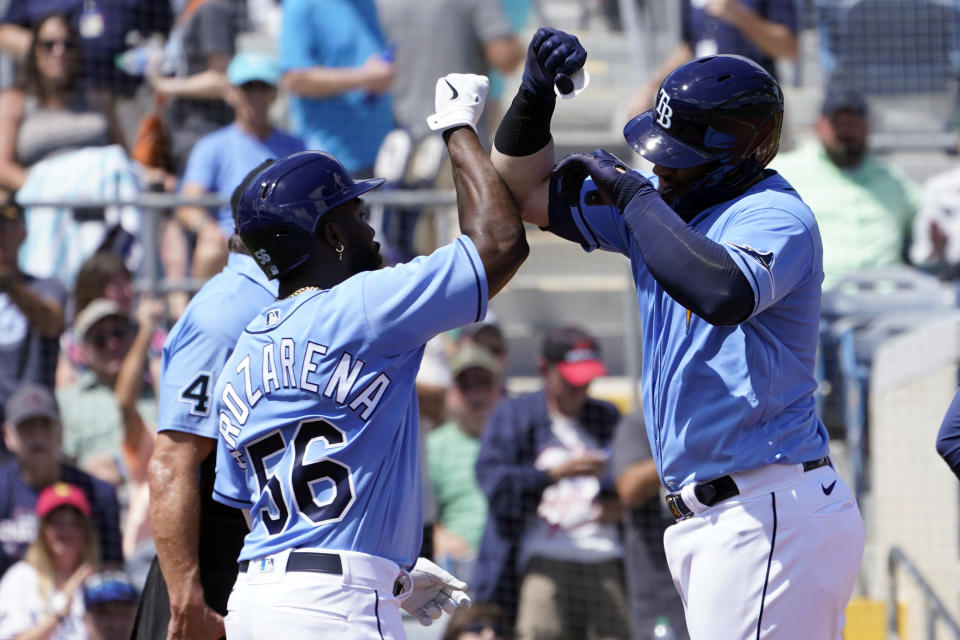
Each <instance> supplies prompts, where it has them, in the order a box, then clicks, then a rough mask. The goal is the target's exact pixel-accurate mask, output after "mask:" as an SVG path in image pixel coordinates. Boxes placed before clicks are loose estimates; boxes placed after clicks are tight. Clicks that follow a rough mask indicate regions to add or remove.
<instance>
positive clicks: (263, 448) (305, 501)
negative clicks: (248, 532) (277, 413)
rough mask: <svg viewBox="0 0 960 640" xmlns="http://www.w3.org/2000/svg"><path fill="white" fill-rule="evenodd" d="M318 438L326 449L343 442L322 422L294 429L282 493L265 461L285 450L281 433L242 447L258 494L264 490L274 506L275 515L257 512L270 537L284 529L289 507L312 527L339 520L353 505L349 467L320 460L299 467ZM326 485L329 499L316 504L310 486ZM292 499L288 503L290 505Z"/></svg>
mask: <svg viewBox="0 0 960 640" xmlns="http://www.w3.org/2000/svg"><path fill="white" fill-rule="evenodd" d="M318 439H322V440H325V441H326V443H327V448H328V449H329V448H331V447H336V446H338V445H341V444H344V443H345V442H346V437H345V436H344V434H343V431H341V430H340V429H338V428H337V427H335V426H333V425H332V424H330V423H329V422H327V421H326V420H310V421H307V422H303V423H301V424H300V426H299V427H297V430H296V432H295V433H294V435H293V448H294V459H293V466H292V469H291V472H290V485H289V487H288V488H287V489H286V491H285V490H284V487H283V485H282V484H281V482H280V479H279V478H278V477H277V476H276V475H269V476H268V475H267V468H266V467H267V462H268V461H269V460H270V458H272V457H274V456H277V455H282V454H283V452H284V451H285V450H286V448H287V443H286V442H284V439H283V434H282V433H281V431H280V430H279V429H278V430H276V431H271V432H270V433H268V434H267V435H265V436H263V437H261V438H259V439H258V440H256V441H254V442H252V443H250V444H249V445H247V446H246V450H247V460H249V461H250V463H251V464H252V465H253V469H254V472H255V473H256V474H257V484H258V486H259V487H260V493H261V494H262V493H263V492H264V491H266V492H267V493H268V494H269V496H270V500H271V502H273V504H274V506H275V507H276V511H277V515H276V516H273V515H271V514H270V510H269V509H268V508H267V507H263V508H261V510H260V517H261V518H262V519H263V524H264V526H265V527H266V528H267V532H268V533H269V534H270V535H272V536H273V535H276V534H278V533H280V532H281V531H283V530H284V528H286V526H287V524H288V522H289V521H290V507H288V506H287V505H288V504H289V505H290V506H292V507H293V508H294V509H295V510H296V511H297V512H298V513H301V514H303V515H304V516H306V517H307V518H309V519H310V521H311V522H313V523H314V524H327V523H329V522H336V521H338V520H340V519H341V518H342V517H343V516H344V514H346V512H347V510H348V509H349V508H350V506H351V505H352V504H353V500H354V491H353V479H352V478H351V477H350V467H348V466H346V465H345V464H343V463H340V462H337V461H336V460H333V459H331V458H322V459H320V460H317V461H315V462H310V463H307V464H303V456H304V454H305V453H306V452H307V448H308V447H309V446H310V443H312V442H313V441H314V440H318ZM319 482H328V483H331V484H332V485H333V497H332V498H330V499H329V500H327V501H326V502H318V501H317V499H316V498H315V497H314V494H313V485H315V484H317V483H319ZM291 499H292V502H291Z"/></svg>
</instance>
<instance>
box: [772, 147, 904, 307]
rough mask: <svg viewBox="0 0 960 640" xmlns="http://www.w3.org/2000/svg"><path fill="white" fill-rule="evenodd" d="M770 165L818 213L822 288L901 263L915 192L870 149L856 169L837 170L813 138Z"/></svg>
mask: <svg viewBox="0 0 960 640" xmlns="http://www.w3.org/2000/svg"><path fill="white" fill-rule="evenodd" d="M770 166H771V168H773V169H776V170H777V171H778V172H780V174H781V175H782V176H783V177H784V178H786V179H787V180H789V181H790V184H792V185H793V187H794V188H795V189H796V190H797V192H798V193H799V194H800V197H801V198H803V201H804V202H806V203H807V205H808V206H809V207H810V209H812V210H813V214H814V215H815V216H816V218H817V226H819V227H820V237H821V238H822V239H823V274H824V280H823V289H824V291H826V290H827V289H829V288H830V287H832V286H833V285H834V284H835V283H836V282H837V280H838V279H840V278H841V277H843V276H844V275H846V274H848V273H853V272H855V271H859V270H862V269H872V268H876V267H886V266H890V265H895V264H903V261H904V260H903V259H904V243H905V242H906V239H907V237H908V236H909V234H910V228H911V226H912V224H913V218H914V215H915V214H916V212H917V210H918V209H919V208H920V194H919V189H918V188H917V186H916V185H915V184H914V183H913V181H912V180H910V178H908V177H907V175H906V174H905V173H903V172H902V171H901V170H900V169H898V168H896V167H894V166H892V165H887V164H884V163H881V162H879V161H878V160H877V159H876V158H875V157H873V156H872V155H870V154H867V155H866V157H864V159H863V163H862V164H860V166H858V167H856V168H855V169H842V168H840V167H838V166H837V165H836V164H834V163H833V162H832V161H831V160H830V158H829V157H828V156H827V153H826V151H825V150H824V148H823V145H822V144H820V143H816V142H814V143H811V144H808V145H805V146H803V147H801V148H799V149H797V150H796V151H791V152H790V153H785V154H783V155H780V156H778V157H777V158H775V159H774V161H773V163H771V165H770Z"/></svg>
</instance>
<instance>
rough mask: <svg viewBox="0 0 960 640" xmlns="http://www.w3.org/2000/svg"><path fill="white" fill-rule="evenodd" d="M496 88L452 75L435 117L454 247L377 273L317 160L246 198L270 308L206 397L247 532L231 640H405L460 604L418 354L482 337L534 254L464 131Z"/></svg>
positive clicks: (327, 159)
mask: <svg viewBox="0 0 960 640" xmlns="http://www.w3.org/2000/svg"><path fill="white" fill-rule="evenodd" d="M488 86H489V83H488V81H487V79H486V78H485V77H483V76H473V75H461V74H451V75H449V76H446V77H445V78H442V79H440V80H439V81H438V82H437V90H436V100H435V103H436V109H437V112H436V113H435V114H434V115H432V116H431V117H430V118H429V119H428V123H429V125H430V126H431V128H433V129H434V130H436V131H444V139H445V141H446V143H447V148H448V150H449V152H450V157H451V161H452V165H453V171H454V178H455V181H456V185H457V191H458V198H459V213H460V227H461V230H462V232H463V234H464V235H462V236H460V237H458V238H457V239H456V240H454V241H453V242H452V243H450V244H449V245H446V246H444V247H441V248H440V249H438V250H436V251H435V252H434V253H432V254H430V255H428V256H422V257H419V258H416V259H415V260H413V261H411V262H410V263H407V264H401V265H398V266H396V267H392V268H385V269H381V268H380V264H381V258H380V253H379V248H380V247H379V243H377V242H375V241H374V237H373V236H374V232H373V229H371V228H370V226H369V225H368V224H367V223H366V221H365V214H364V210H363V202H362V201H361V200H360V197H359V196H361V195H362V194H363V193H365V192H367V191H369V190H370V189H373V188H376V187H377V186H379V185H380V184H381V183H382V182H383V180H382V179H376V180H362V181H354V180H353V179H352V178H351V176H350V175H349V174H348V173H347V171H346V170H345V169H344V168H343V166H342V165H340V163H339V162H338V161H337V160H336V159H335V158H333V157H332V156H330V155H328V154H325V153H322V152H304V153H300V154H294V155H292V156H288V157H286V158H282V159H280V160H278V161H277V162H276V163H274V164H273V165H272V166H270V167H268V168H267V169H265V170H264V171H262V172H261V173H260V174H259V175H258V176H257V177H256V178H255V179H254V180H253V181H252V182H251V183H250V185H249V186H248V187H247V188H246V190H245V191H244V192H243V194H242V196H241V197H240V201H239V205H238V209H237V220H238V231H239V233H240V236H241V237H242V238H243V241H244V243H245V244H246V245H247V247H248V248H249V249H250V251H251V253H252V255H253V256H254V257H255V258H256V259H257V261H258V262H259V264H260V267H261V268H262V269H263V270H264V272H265V273H266V274H267V275H268V276H269V277H271V278H277V279H279V298H278V299H277V300H276V302H274V303H272V304H268V305H267V306H266V307H264V308H263V310H262V311H261V312H260V313H259V314H258V315H257V317H256V318H254V319H253V321H252V322H251V323H250V324H249V326H247V328H246V330H245V331H244V333H243V335H242V336H241V337H240V339H239V341H238V342H237V345H236V348H235V349H234V352H233V354H232V355H231V356H230V358H229V360H228V361H227V363H226V365H225V367H224V369H223V373H222V374H221V376H220V378H219V379H218V381H217V384H216V387H215V391H214V397H215V409H214V410H215V412H216V414H217V417H218V422H219V430H220V440H219V444H218V449H217V477H216V483H215V487H214V498H215V499H216V500H219V501H221V502H223V503H225V504H229V505H231V506H235V507H239V508H243V509H249V511H250V514H251V517H252V527H251V531H250V533H249V534H248V535H247V537H246V539H245V542H244V546H243V550H242V551H241V553H240V561H241V562H240V575H239V577H238V578H237V583H236V585H235V586H234V589H233V593H232V595H231V597H230V602H229V605H228V615H227V618H226V629H227V636H228V638H231V639H243V638H265V637H270V636H283V635H284V634H289V637H292V638H306V637H322V638H333V637H337V638H359V637H364V638H367V637H369V638H403V637H404V633H403V628H402V625H401V621H400V612H399V607H400V606H402V607H403V608H404V609H405V610H407V611H408V612H410V613H412V614H413V615H415V616H416V617H417V618H418V619H419V620H420V621H421V622H422V623H424V624H429V623H430V622H431V620H432V619H434V618H436V617H439V616H440V614H441V609H443V610H446V611H447V612H452V611H453V610H454V609H455V608H456V607H457V606H458V605H460V604H466V603H468V602H469V600H468V599H467V598H466V596H465V594H463V592H462V590H463V589H465V588H466V586H467V585H466V584H465V583H463V582H461V581H460V580H458V579H456V578H455V577H453V576H451V575H450V574H448V573H446V572H445V571H443V570H441V569H440V568H439V567H437V566H436V565H434V564H433V563H431V562H429V561H428V560H426V559H423V558H420V559H418V558H417V554H418V551H419V549H420V544H421V527H422V515H421V500H420V467H419V457H418V456H419V454H418V449H419V447H418V436H417V414H418V412H417V401H416V390H415V386H414V378H415V376H416V373H417V370H418V368H419V366H420V360H421V358H422V356H423V351H424V345H425V343H426V342H427V341H428V340H429V339H430V338H431V337H433V336H435V335H436V334H438V333H440V332H442V331H446V330H449V329H452V328H455V327H458V326H462V325H465V324H469V323H471V322H477V321H479V320H482V319H483V317H484V315H485V314H486V309H487V300H488V298H489V297H490V296H492V295H494V294H495V293H496V292H497V291H499V290H500V289H501V288H502V287H503V286H504V285H505V284H506V282H507V281H508V280H509V278H510V277H511V276H512V275H513V273H514V272H515V271H516V269H517V268H518V267H519V265H520V263H521V262H522V261H523V260H524V258H525V257H526V255H527V245H526V240H525V238H524V232H523V225H522V223H521V220H520V217H519V214H518V213H517V210H516V206H515V204H514V203H513V201H512V199H511V198H510V195H509V193H508V192H507V190H506V188H505V187H504V185H503V183H502V181H501V180H500V178H499V177H498V176H497V174H496V172H495V171H494V169H493V166H492V165H491V164H490V161H489V159H488V158H487V157H486V156H485V154H484V152H483V150H482V147H481V146H480V143H479V140H478V139H477V136H476V132H475V127H476V122H477V120H478V118H479V116H480V113H481V111H482V108H483V102H484V99H485V97H486V91H487V87H488Z"/></svg>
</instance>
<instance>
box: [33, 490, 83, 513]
mask: <svg viewBox="0 0 960 640" xmlns="http://www.w3.org/2000/svg"><path fill="white" fill-rule="evenodd" d="M63 506H69V507H73V508H74V509H76V510H77V511H79V512H80V513H82V514H83V515H85V516H86V517H88V518H89V517H90V514H91V513H92V510H91V509H90V502H89V501H88V500H87V496H86V495H84V493H83V491H81V490H80V487H78V486H76V485H72V484H67V483H66V482H54V483H53V484H52V485H50V486H49V487H47V488H46V489H44V490H43V491H41V492H40V495H39V496H37V505H36V507H35V508H36V511H37V517H38V518H46V517H47V514H49V513H50V512H51V511H53V510H54V509H56V508H57V507H63Z"/></svg>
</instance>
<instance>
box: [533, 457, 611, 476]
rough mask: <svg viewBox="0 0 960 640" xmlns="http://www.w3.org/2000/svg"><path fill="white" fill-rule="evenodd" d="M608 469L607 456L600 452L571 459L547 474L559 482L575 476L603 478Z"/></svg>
mask: <svg viewBox="0 0 960 640" xmlns="http://www.w3.org/2000/svg"><path fill="white" fill-rule="evenodd" d="M606 469H607V456H605V455H603V454H602V453H600V452H599V451H587V452H586V453H584V454H583V455H581V456H577V457H576V458H571V459H570V460H567V461H566V462H564V463H563V464H561V465H557V466H556V467H553V468H552V469H550V470H549V471H547V473H549V474H550V478H551V479H552V480H553V481H554V482H557V481H558V480H562V479H563V478H572V477H574V476H596V477H598V478H599V477H600V476H602V475H603V474H604V473H605V472H606Z"/></svg>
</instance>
